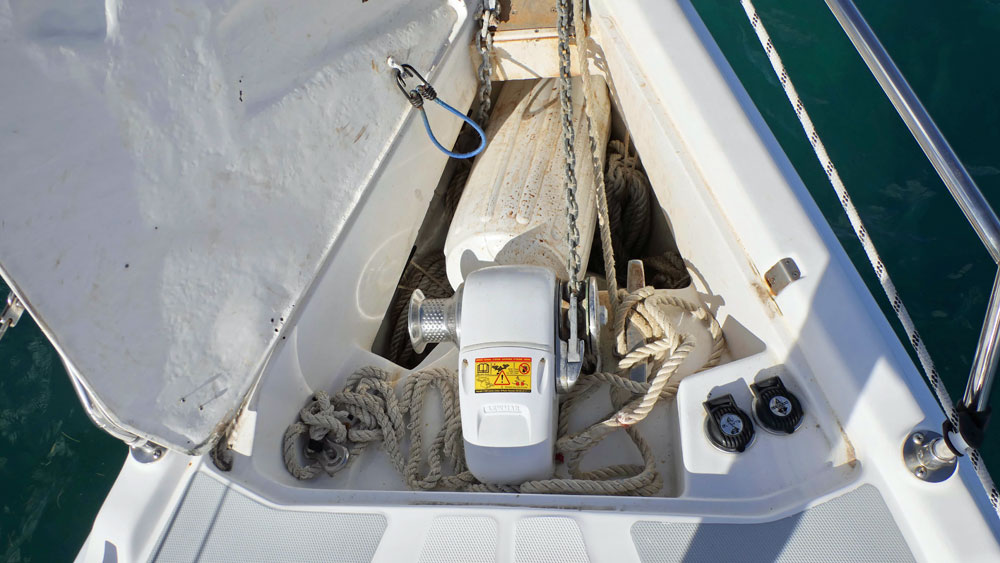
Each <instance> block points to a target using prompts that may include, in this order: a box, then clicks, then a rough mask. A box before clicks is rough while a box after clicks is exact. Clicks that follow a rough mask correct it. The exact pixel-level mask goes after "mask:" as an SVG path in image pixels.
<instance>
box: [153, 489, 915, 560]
mask: <svg viewBox="0 0 1000 563" xmlns="http://www.w3.org/2000/svg"><path fill="white" fill-rule="evenodd" d="M408 510H409V511H411V512H412V511H413V510H414V509H412V508H411V509H408ZM393 515H394V514H387V513H384V512H382V511H379V510H372V509H361V510H359V511H358V512H351V511H349V510H344V511H338V512H315V511H306V510H301V509H300V510H296V509H294V508H292V509H289V508H288V507H276V506H274V505H270V504H268V503H266V502H263V501H261V500H260V499H256V498H254V497H253V496H251V495H249V494H247V493H245V492H243V491H241V490H240V489H238V488H235V487H232V486H227V485H226V484H224V483H223V482H221V481H219V480H217V479H215V478H214V477H212V476H210V475H209V474H207V473H199V474H198V475H196V476H195V478H194V479H193V480H192V482H191V485H190V487H189V489H188V491H187V494H186V495H185V496H184V500H183V501H182V502H181V504H180V507H179V508H178V510H177V513H176V515H175V516H174V519H173V521H171V523H170V526H169V527H168V528H167V530H166V533H165V535H164V537H163V540H162V542H161V543H160V545H159V547H158V548H157V550H156V554H155V556H154V558H153V559H154V560H155V561H157V562H195V561H242V562H246V563H251V562H256V561H260V562H272V561H303V562H304V561H375V560H378V561H395V560H398V553H393V552H392V550H391V547H389V546H392V545H398V544H399V543H401V542H408V543H409V545H411V546H412V549H411V550H410V552H409V553H410V554H412V556H413V558H414V559H417V560H419V561H421V562H438V563H442V562H455V563H474V562H480V561H481V562H491V561H498V560H499V561H503V560H513V561H518V562H525V563H527V562H543V561H552V562H555V561H610V560H614V561H620V562H626V561H642V562H653V561H662V562H668V561H735V560H739V561H744V562H755V561H761V562H769V561H796V562H801V561H858V562H861V561H871V562H879V563H890V562H897V561H898V562H903V561H913V560H914V558H913V555H912V554H911V553H910V549H909V547H908V546H907V544H906V542H905V540H904V539H903V536H902V534H900V532H899V528H898V526H897V525H896V523H895V522H894V521H893V519H892V516H891V514H890V513H889V510H888V508H887V507H886V505H885V502H884V501H883V500H882V496H881V495H880V494H879V492H878V490H877V489H876V488H875V487H873V486H871V485H863V486H861V487H858V488H856V489H854V490H850V491H848V492H846V493H844V494H842V495H841V496H838V497H835V498H833V499H832V500H829V501H827V502H824V503H822V504H819V505H817V506H814V507H811V508H809V509H807V510H805V511H802V512H800V513H797V514H793V515H790V516H787V517H785V518H781V519H778V520H773V521H771V522H763V523H751V524H719V523H695V522H678V521H671V520H670V519H666V518H662V517H656V516H654V515H650V514H642V515H618V514H601V513H593V512H582V513H568V514H567V513H557V512H554V511H551V510H544V509H542V510H535V511H525V510H511V509H496V510H489V509H487V508H486V507H483V508H462V507H436V508H433V509H428V510H426V511H425V514H424V515H423V516H422V517H421V518H420V519H419V520H414V519H412V518H393V517H392V516H393ZM602 529H603V530H606V531H604V532H598V530H602ZM389 538H391V540H389V541H387V542H386V543H387V548H386V549H380V546H381V544H382V542H383V541H385V540H387V539H389ZM609 556H613V557H614V559H610V558H609Z"/></svg>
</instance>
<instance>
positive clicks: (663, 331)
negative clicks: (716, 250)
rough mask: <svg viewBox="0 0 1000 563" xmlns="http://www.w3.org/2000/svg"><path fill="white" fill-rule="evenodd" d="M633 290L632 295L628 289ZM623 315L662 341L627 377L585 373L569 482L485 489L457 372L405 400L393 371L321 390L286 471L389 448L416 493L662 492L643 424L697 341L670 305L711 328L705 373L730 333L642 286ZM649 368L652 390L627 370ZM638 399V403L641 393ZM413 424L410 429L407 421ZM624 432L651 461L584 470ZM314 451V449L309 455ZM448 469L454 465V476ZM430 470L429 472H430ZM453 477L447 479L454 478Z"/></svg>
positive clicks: (635, 355)
mask: <svg viewBox="0 0 1000 563" xmlns="http://www.w3.org/2000/svg"><path fill="white" fill-rule="evenodd" d="M623 293H624V292H623ZM621 307H622V309H621V310H620V311H619V316H620V317H621V318H626V317H628V318H634V317H635V316H641V317H642V318H643V320H644V322H645V324H646V325H647V326H648V327H649V332H650V334H655V335H658V336H657V337H656V338H652V339H649V340H648V341H647V342H646V344H645V345H644V346H642V347H640V348H639V349H637V350H634V351H633V352H632V353H630V354H628V355H627V356H626V357H625V358H623V359H622V360H621V362H620V363H619V366H618V368H619V373H596V374H589V375H584V376H581V378H580V380H579V381H578V382H577V385H576V386H575V387H574V388H573V391H572V392H571V393H570V394H569V395H568V396H567V397H566V400H565V401H563V404H562V406H561V408H560V411H559V426H558V429H557V435H558V438H557V440H556V450H557V451H558V452H559V453H561V454H563V456H564V460H565V462H566V467H567V470H568V474H569V478H558V479H543V480H538V481H529V482H526V483H521V484H519V485H504V484H493V483H480V482H479V481H477V480H476V479H475V477H473V476H472V474H471V473H470V472H469V471H468V467H467V466H466V464H465V453H464V449H463V447H464V442H463V439H462V423H461V416H460V411H459V399H458V379H457V376H456V374H455V373H454V372H451V371H449V370H445V369H432V370H424V371H419V372H414V373H412V374H410V376H409V377H408V378H407V379H406V381H405V383H404V387H403V393H402V398H400V399H397V398H396V394H395V393H394V391H393V389H392V384H391V377H390V374H389V372H387V371H385V370H382V369H379V368H375V367H371V366H369V367H364V368H361V369H360V370H358V371H357V372H356V373H354V374H353V375H351V377H350V378H349V379H348V381H347V384H346V386H345V388H344V389H343V390H342V391H340V392H339V393H335V394H334V395H332V396H330V395H328V394H327V393H325V392H322V391H319V392H317V393H316V395H315V396H314V397H313V400H312V401H310V402H309V404H308V405H306V406H305V407H304V408H303V409H302V410H301V411H300V412H299V421H297V422H295V423H293V424H291V425H290V426H289V427H288V429H287V430H286V431H285V435H284V440H283V444H282V450H283V454H284V461H285V466H286V467H287V468H288V471H289V472H290V473H291V474H292V475H293V476H295V477H296V478H297V479H312V478H314V477H316V476H318V475H319V474H320V473H322V472H324V471H325V472H327V473H329V474H330V475H333V474H335V473H336V471H339V470H341V469H343V467H344V465H343V464H341V465H334V464H332V463H329V459H328V458H330V457H332V456H333V454H332V453H327V450H330V451H332V450H333V449H335V448H341V449H343V448H347V449H348V451H349V452H350V456H349V458H348V460H347V463H348V464H349V463H350V462H351V460H353V459H354V458H355V457H357V455H358V454H360V453H361V452H363V451H364V450H365V448H366V447H367V446H368V444H369V443H372V442H375V443H380V444H381V445H382V448H383V449H384V450H385V452H386V454H387V455H388V456H389V460H390V462H391V463H392V465H393V466H394V467H395V468H396V470H397V471H399V472H400V474H402V475H403V480H404V481H405V482H406V485H407V486H408V487H410V488H411V489H422V490H432V489H440V490H467V491H493V492H521V493H549V494H592V495H642V496H650V495H654V494H656V493H657V492H659V490H660V489H661V488H662V487H663V479H662V477H661V475H660V473H659V471H657V469H656V459H655V457H654V454H653V451H652V449H651V448H650V447H649V444H648V443H646V441H645V440H644V439H643V438H642V436H641V435H640V434H639V432H638V430H637V429H636V428H635V425H636V424H638V423H639V422H641V421H642V420H644V419H645V418H646V416H648V415H649V413H650V412H652V410H653V408H654V407H655V406H656V405H657V404H658V402H659V401H660V400H661V399H665V398H672V397H674V396H676V394H677V385H678V383H679V380H680V378H679V377H676V374H677V370H678V368H679V367H680V366H681V364H683V363H684V361H685V359H686V358H687V357H688V355H689V354H690V352H691V350H692V349H693V348H694V341H693V339H692V338H691V336H690V335H686V334H681V333H679V332H678V331H677V329H676V327H675V326H674V325H673V323H671V322H670V320H669V319H668V318H667V313H668V311H669V309H668V308H669V307H675V308H680V309H681V310H682V311H686V312H688V313H690V314H692V315H694V316H695V317H696V318H699V319H702V321H703V322H705V323H707V324H708V328H709V332H710V334H711V335H712V339H713V351H712V353H711V354H710V355H709V358H708V359H707V360H706V363H705V366H704V367H710V366H712V365H715V363H718V361H719V357H720V356H721V350H722V348H723V347H724V345H725V341H724V339H723V336H722V329H721V327H720V326H719V323H718V322H717V321H716V320H715V318H714V317H712V315H711V314H710V313H709V312H708V311H707V310H706V309H704V308H703V307H699V306H697V305H694V304H692V303H689V302H687V301H684V300H682V299H678V298H675V297H673V296H670V295H667V294H666V293H665V292H662V291H657V290H653V289H652V288H649V287H646V288H642V289H641V290H639V291H638V292H636V293H635V294H633V295H630V296H626V298H625V299H623V303H622V306H621ZM642 361H645V362H650V364H651V368H652V370H653V371H654V372H655V375H654V376H653V379H652V380H651V381H650V382H649V383H637V382H634V381H631V380H629V379H628V378H627V377H623V374H625V373H626V371H627V370H628V368H630V367H631V366H633V365H635V364H636V363H639V362H642ZM604 385H607V386H609V387H610V388H611V389H612V405H613V407H614V409H615V411H614V412H613V413H611V414H610V415H608V416H605V417H603V418H601V419H600V420H598V421H597V422H595V423H593V424H591V425H589V426H587V427H586V428H584V429H583V430H580V431H577V432H574V433H570V432H569V416H570V413H571V412H573V410H574V408H575V407H576V405H578V404H579V403H580V402H581V401H582V400H583V399H585V398H586V397H588V396H590V395H591V394H593V392H594V391H596V390H597V389H598V388H599V387H601V386H604ZM431 387H435V388H437V390H438V393H439V395H440V396H441V403H442V406H443V408H444V424H443V426H442V428H441V429H440V430H439V431H438V433H437V434H436V435H435V437H434V439H433V441H431V443H430V445H429V448H428V451H427V452H426V460H425V457H424V454H425V452H424V436H423V432H424V423H423V421H422V418H421V416H422V414H421V413H422V411H423V405H424V401H425V397H426V394H427V391H428V390H430V388H431ZM637 395H638V396H637ZM407 416H408V417H409V423H407V422H406V421H405V418H406V417H407ZM618 429H623V430H625V432H626V433H627V434H628V436H629V438H630V439H631V440H632V442H633V443H634V444H635V446H636V448H637V449H638V450H639V453H640V454H641V456H642V460H643V463H642V464H641V465H638V464H623V465H612V466H608V467H603V468H601V469H598V470H595V471H582V470H581V469H580V464H581V460H582V458H583V456H584V454H585V453H586V452H587V451H589V450H590V449H591V448H593V447H594V446H595V445H597V444H598V443H599V442H600V441H601V440H603V439H604V438H605V437H607V436H608V435H609V434H611V433H612V432H614V431H615V430H618ZM407 430H409V432H410V451H409V454H408V456H407V457H405V458H404V456H403V453H402V441H403V438H404V436H405V433H406V431H407ZM303 434H307V435H308V437H309V439H310V443H311V444H313V445H314V447H316V448H320V451H314V452H312V453H311V454H310V455H307V456H306V457H307V460H308V463H306V464H305V465H303V464H302V463H300V461H299V452H300V451H301V450H302V446H301V442H302V439H301V436H302V435H303ZM308 451H310V450H309V446H308V445H307V452H308ZM446 465H447V466H450V468H448V469H446ZM424 467H426V473H425V474H421V470H423V469H424ZM446 473H448V474H447V475H446Z"/></svg>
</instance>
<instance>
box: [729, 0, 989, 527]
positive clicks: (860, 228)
mask: <svg viewBox="0 0 1000 563" xmlns="http://www.w3.org/2000/svg"><path fill="white" fill-rule="evenodd" d="M740 4H742V5H743V10H744V11H745V12H746V14H747V18H748V19H749V20H750V25H751V26H752V27H753V29H754V31H755V32H756V33H757V39H759V40H760V44H761V46H762V47H763V48H764V51H765V52H766V53H767V58H768V60H770V61H771V68H773V69H774V73H775V75H777V77H778V80H779V81H780V82H781V87H782V88H783V89H784V90H785V95H786V96H788V101H789V102H790V103H791V104H792V108H793V109H794V110H795V115H797V116H798V118H799V123H801V124H802V130H803V131H805V134H806V137H808V138H809V143H810V144H812V147H813V151H814V152H815V153H816V158H817V159H818V160H819V163H820V165H821V166H822V167H823V170H824V171H826V176H827V178H828V179H829V180H830V185H831V186H833V190H834V191H835V192H836V193H837V198H838V199H839V200H840V205H841V206H842V207H843V208H844V212H845V213H847V218H848V219H849V220H850V222H851V226H852V227H854V234H856V235H857V237H858V240H859V241H861V246H862V247H864V249H865V254H866V255H867V256H868V260H869V261H870V262H871V264H872V267H873V268H874V269H875V275H876V276H878V281H879V283H880V284H882V290H883V291H885V295H886V297H887V298H889V302H890V303H892V308H893V310H894V311H896V316H897V317H899V322H900V323H902V324H903V328H904V329H905V330H906V334H907V336H909V339H910V345H911V346H913V349H914V351H915V352H916V353H917V359H918V360H919V361H920V365H921V367H922V368H923V370H924V373H925V374H926V375H927V380H928V381H930V383H931V388H932V389H933V390H934V394H935V395H937V399H938V402H940V403H941V407H942V408H943V409H944V411H945V413H946V414H947V415H948V418H949V419H951V423H952V425H953V426H954V427H955V428H958V415H957V413H956V412H955V405H954V403H952V401H951V396H950V395H948V390H947V389H946V388H945V386H944V383H943V382H942V381H941V377H940V376H939V375H938V372H937V369H935V367H934V361H933V360H932V359H931V356H930V353H929V352H928V351H927V347H926V346H925V345H924V341H923V340H922V339H921V338H920V333H918V332H917V328H916V326H915V325H914V324H913V319H912V318H910V313H909V311H907V310H906V306H905V305H903V300H902V299H901V298H900V296H899V292H897V291H896V286H895V285H894V284H893V283H892V280H891V279H890V278H889V272H888V270H886V268H885V265H884V264H883V263H882V258H881V257H880V256H879V254H878V251H877V250H876V249H875V245H874V244H873V243H872V241H871V239H870V238H869V237H868V231H867V230H866V229H865V226H864V223H862V221H861V216H860V215H859V214H858V210H857V209H855V207H854V202H853V201H852V200H851V196H850V195H849V194H848V193H847V188H846V187H844V182H843V181H842V180H841V179H840V173H839V172H837V167H836V166H834V164H833V161H832V160H831V159H830V155H828V154H827V152H826V147H825V146H824V145H823V141H822V140H820V138H819V133H817V132H816V127H815V126H814V125H813V122H812V119H810V118H809V112H807V111H806V108H805V106H804V105H803V104H802V100H801V99H800V98H799V94H798V92H796V90H795V86H794V85H793V84H792V80H791V78H789V76H788V72H786V71H785V65H784V63H782V62H781V57H779V56H778V52H777V50H775V48H774V44H772V43H771V37H770V36H769V35H768V33H767V30H766V29H764V24H763V23H762V22H761V21H760V16H759V15H757V10H756V8H754V5H753V2H751V1H750V0H741V1H740ZM967 452H968V454H969V460H971V461H972V466H973V467H974V468H975V470H976V474H977V475H979V480H980V482H981V483H982V485H983V489H985V490H986V494H987V496H988V497H989V500H990V503H991V504H992V505H993V509H994V510H995V511H997V513H998V514H1000V493H998V492H997V488H996V485H994V483H993V479H992V478H991V477H990V474H989V472H988V471H987V469H986V465H985V464H984V463H983V459H982V456H981V455H980V454H979V451H978V450H977V449H975V448H969V449H968V450H967Z"/></svg>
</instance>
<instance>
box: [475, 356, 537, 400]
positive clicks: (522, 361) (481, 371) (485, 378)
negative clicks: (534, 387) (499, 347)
mask: <svg viewBox="0 0 1000 563" xmlns="http://www.w3.org/2000/svg"><path fill="white" fill-rule="evenodd" d="M530 392H531V358H476V393H530Z"/></svg>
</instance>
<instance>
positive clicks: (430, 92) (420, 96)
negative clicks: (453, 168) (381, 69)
mask: <svg viewBox="0 0 1000 563" xmlns="http://www.w3.org/2000/svg"><path fill="white" fill-rule="evenodd" d="M390 64H392V63H390ZM393 67H394V68H395V69H396V85H397V86H399V90H400V91H401V92H403V95H404V96H406V99H407V100H409V101H410V103H411V104H412V105H413V107H415V108H417V109H418V110H420V117H422V118H423V120H424V129H426V130H427V136H428V137H430V138H431V142H432V143H434V146H435V147H437V148H438V150H440V151H441V152H443V153H444V154H446V155H448V156H450V157H452V158H472V157H474V156H476V155H477V154H479V153H481V152H483V149H485V148H486V133H484V132H483V128H482V127H480V126H479V125H478V124H477V123H476V122H475V121H473V120H472V119H471V118H470V117H469V116H467V115H465V114H464V113H462V112H460V111H458V110H457V109H455V108H453V107H451V106H450V105H448V104H447V103H445V102H444V101H443V100H441V98H438V97H437V92H436V91H435V90H434V87H433V86H431V85H430V83H429V82H427V80H426V79H424V77H423V76H420V73H419V72H417V71H416V69H414V68H413V67H412V66H410V65H408V64H404V65H398V66H397V65H393ZM413 76H415V77H417V78H418V79H420V82H421V84H419V85H417V87H416V88H414V89H413V90H407V89H406V77H413ZM425 99H426V100H431V101H434V102H437V104H438V105H439V106H441V107H443V108H444V109H446V110H448V111H449V112H451V113H453V114H455V115H456V116H458V117H460V118H461V119H462V121H465V122H466V123H468V124H469V125H471V126H472V128H473V129H475V130H476V133H478V134H479V146H478V147H476V150H473V151H470V152H465V153H457V152H453V151H450V150H448V149H446V148H444V147H443V146H442V145H441V143H440V142H438V140H437V137H435V136H434V132H433V131H431V124H430V122H429V121H428V120H427V112H426V111H425V110H424V100H425Z"/></svg>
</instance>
